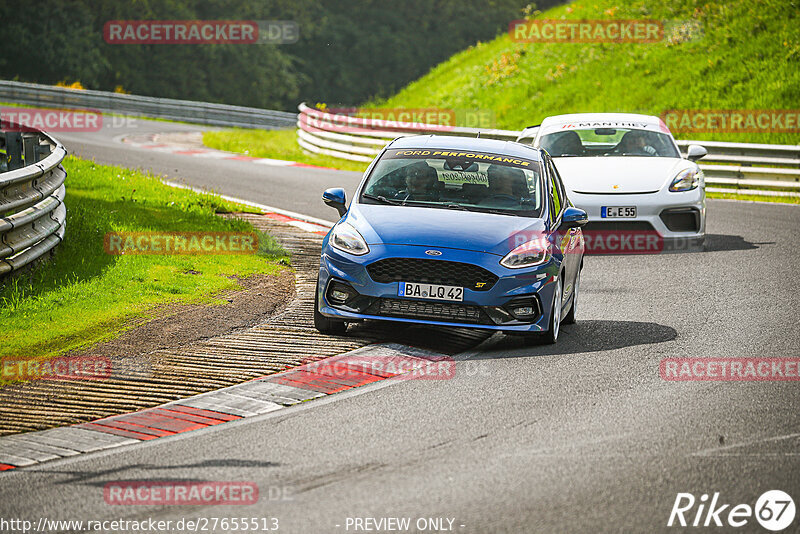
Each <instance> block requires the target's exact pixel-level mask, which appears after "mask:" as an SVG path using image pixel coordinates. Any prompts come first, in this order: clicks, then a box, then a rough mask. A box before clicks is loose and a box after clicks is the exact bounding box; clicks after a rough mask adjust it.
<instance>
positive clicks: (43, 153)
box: [34, 144, 50, 162]
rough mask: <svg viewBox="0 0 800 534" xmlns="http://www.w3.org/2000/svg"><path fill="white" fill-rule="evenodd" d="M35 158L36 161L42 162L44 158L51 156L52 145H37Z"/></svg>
mask: <svg viewBox="0 0 800 534" xmlns="http://www.w3.org/2000/svg"><path fill="white" fill-rule="evenodd" d="M34 152H35V153H36V154H35V158H36V161H37V162H38V161H42V160H43V159H44V158H46V157H47V156H49V155H50V145H38V144H37V145H36V147H35V148H34Z"/></svg>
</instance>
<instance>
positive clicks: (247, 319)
mask: <svg viewBox="0 0 800 534" xmlns="http://www.w3.org/2000/svg"><path fill="white" fill-rule="evenodd" d="M236 280H237V281H238V282H239V284H240V285H241V286H242V289H241V290H232V291H225V292H223V293H219V294H217V295H216V297H217V298H220V299H222V300H227V303H225V304H222V305H215V306H208V305H199V304H184V305H171V306H164V307H159V308H156V309H155V310H153V311H152V312H150V313H149V314H148V315H149V316H150V317H155V318H153V319H150V320H147V322H143V321H142V320H138V321H137V323H138V324H134V325H132V326H133V328H131V329H130V330H128V331H127V332H125V333H123V334H122V335H121V336H119V337H117V338H115V339H113V340H110V341H106V342H103V343H99V344H97V345H93V346H92V347H90V348H88V349H85V350H81V351H74V352H72V353H70V354H69V355H70V356H105V357H107V358H110V359H111V360H112V364H113V365H114V366H115V367H118V365H117V363H118V362H117V360H118V359H119V360H123V359H125V358H131V357H136V356H141V355H143V354H148V353H150V352H153V351H156V350H166V349H179V348H182V347H185V346H186V345H188V344H191V343H194V342H197V341H202V340H205V339H209V338H212V337H216V336H220V335H223V334H228V333H233V332H236V331H237V330H240V329H243V328H250V327H253V326H255V325H258V324H262V323H264V322H265V321H266V319H268V318H269V317H271V316H273V315H275V314H276V313H278V312H280V311H282V310H283V309H284V308H286V306H287V305H288V304H289V302H291V300H292V298H293V297H294V272H293V271H292V270H291V269H288V268H287V269H284V270H282V271H281V272H280V273H278V274H276V275H260V274H259V275H254V276H249V277H247V278H236Z"/></svg>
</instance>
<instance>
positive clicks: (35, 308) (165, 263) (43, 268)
mask: <svg viewBox="0 0 800 534" xmlns="http://www.w3.org/2000/svg"><path fill="white" fill-rule="evenodd" d="M64 167H65V169H66V170H67V174H68V176H67V182H66V185H67V188H66V190H67V195H66V199H65V204H66V206H67V230H66V235H65V237H64V241H63V242H62V243H61V244H60V245H59V246H58V248H57V252H56V254H55V256H54V258H53V259H52V260H51V261H48V262H45V263H42V264H40V265H38V266H37V267H36V269H34V270H33V271H31V272H30V273H29V274H21V275H19V276H17V277H14V278H11V279H6V281H5V285H4V286H0V324H2V325H3V328H2V331H3V342H2V343H0V357H11V358H34V357H52V356H56V355H59V354H62V353H64V352H66V351H68V350H71V349H78V348H82V347H86V346H89V345H92V344H94V343H97V342H99V341H102V340H106V339H109V338H112V337H114V336H117V335H119V334H120V333H121V332H122V331H124V329H125V328H129V327H130V325H131V324H135V323H137V322H141V321H143V320H146V319H147V318H148V317H151V316H152V314H153V311H154V309H155V308H157V307H159V306H162V305H167V304H174V303H203V304H221V303H222V302H223V301H220V300H219V299H215V298H214V297H213V295H214V294H216V293H219V292H220V291H224V290H231V289H237V288H239V287H241V286H240V285H239V284H238V282H237V281H236V280H235V279H234V278H233V277H234V276H239V277H244V276H248V275H253V274H256V273H265V274H274V273H277V272H279V271H280V270H281V269H283V268H285V267H284V265H285V264H286V263H287V253H286V252H285V251H284V250H282V249H281V248H280V247H279V246H278V245H277V243H276V242H275V241H274V240H273V239H272V238H271V237H269V236H267V235H265V234H260V236H259V237H260V239H259V253H258V254H254V255H194V256H180V255H162V256H151V255H133V256H132V255H126V256H112V255H109V254H106V253H105V252H104V250H103V236H104V235H105V234H106V233H107V232H159V231H164V232H167V231H169V232H183V231H187V232H188V231H232V232H239V231H241V232H252V231H254V230H253V227H252V226H251V225H250V224H249V223H246V222H244V221H242V220H237V219H226V218H223V217H219V216H218V215H216V214H215V213H216V212H231V211H246V210H251V208H246V207H244V206H238V205H236V204H233V203H230V202H225V201H222V200H221V199H220V198H219V197H217V196H215V195H213V194H198V193H194V192H191V191H187V190H182V189H175V188H172V187H169V186H166V185H164V184H162V183H161V182H160V181H159V179H158V178H157V177H155V176H152V175H146V174H142V173H140V172H137V171H132V170H129V169H124V168H121V167H111V166H104V165H98V164H95V163H94V162H92V161H88V160H83V159H78V158H75V157H68V158H67V159H66V160H65V161H64Z"/></svg>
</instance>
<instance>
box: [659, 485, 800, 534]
mask: <svg viewBox="0 0 800 534" xmlns="http://www.w3.org/2000/svg"><path fill="white" fill-rule="evenodd" d="M754 516H755V519H756V521H758V524H760V525H761V526H762V527H764V528H765V529H767V530H771V531H772V532H778V531H781V530H783V529H785V528H787V527H788V526H790V525H791V524H792V523H793V522H794V516H795V506H794V501H793V500H792V498H791V497H790V496H789V494H788V493H785V492H783V491H781V490H770V491H766V492H764V493H763V494H762V495H761V496H760V497H759V498H758V500H756V504H755V506H754V507H751V506H750V505H749V504H737V505H732V504H728V503H724V502H723V501H722V500H721V499H720V496H719V492H716V493H714V495H713V496H712V497H711V500H710V501H709V496H708V494H706V493H704V494H703V495H701V496H700V498H699V499H696V498H695V496H694V495H692V494H691V493H678V495H677V496H676V497H675V503H674V504H673V505H672V511H671V512H670V514H669V521H667V526H668V527H672V526H676V527H722V526H728V527H733V528H739V527H743V526H745V525H747V524H748V523H750V521H751V520H752V518H753V517H754Z"/></svg>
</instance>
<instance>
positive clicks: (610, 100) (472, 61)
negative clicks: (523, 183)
mask: <svg viewBox="0 0 800 534" xmlns="http://www.w3.org/2000/svg"><path fill="white" fill-rule="evenodd" d="M536 16H537V18H548V19H553V18H571V19H592V18H604V19H607V18H617V19H636V18H647V19H659V20H670V21H675V20H692V21H699V22H700V23H702V27H703V29H704V35H703V36H702V37H700V38H695V39H691V40H686V41H684V42H674V43H670V42H659V43H651V44H637V43H621V44H616V43H586V44H580V43H516V42H512V41H511V39H510V37H509V36H508V35H507V34H503V35H501V36H500V37H498V38H497V39H495V40H494V41H491V42H488V43H479V44H478V45H476V46H474V47H471V48H469V49H467V50H464V51H462V52H460V53H458V54H456V55H455V56H453V57H451V58H450V59H449V60H447V61H445V62H444V63H442V64H440V65H438V66H437V67H435V68H434V69H433V70H432V71H431V72H430V73H428V74H427V75H425V76H424V77H422V78H420V79H419V80H417V81H415V82H413V83H411V84H410V85H409V86H407V87H406V88H405V89H403V90H402V91H400V92H399V93H398V94H397V95H395V96H393V97H391V98H389V99H387V100H383V101H376V102H372V103H371V104H370V105H371V106H374V107H389V108H421V107H439V108H446V109H475V110H482V111H491V112H493V113H494V116H495V120H496V127H497V128H502V129H511V130H518V129H521V128H523V127H525V126H529V125H532V124H539V123H540V122H541V121H542V119H544V118H545V117H547V116H549V115H558V114H562V113H579V112H631V113H645V114H652V115H661V114H662V112H664V111H665V110H670V109H797V108H798V107H800V106H798V103H800V9H798V5H797V2H796V1H793V0H763V1H760V2H753V1H751V0H726V1H724V2H720V1H716V2H714V1H708V2H707V1H704V0H647V1H641V0H640V1H634V0H578V1H576V2H573V3H570V4H568V5H564V6H559V7H556V8H553V9H551V10H548V11H547V12H545V13H543V14H537V15H536ZM673 133H674V134H675V136H676V137H677V138H679V139H680V138H683V139H705V140H719V141H739V142H752V143H778V144H797V143H800V132H794V133H778V132H773V133H770V132H766V133H755V134H753V133H720V132H717V133H681V132H680V131H674V132H673Z"/></svg>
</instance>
